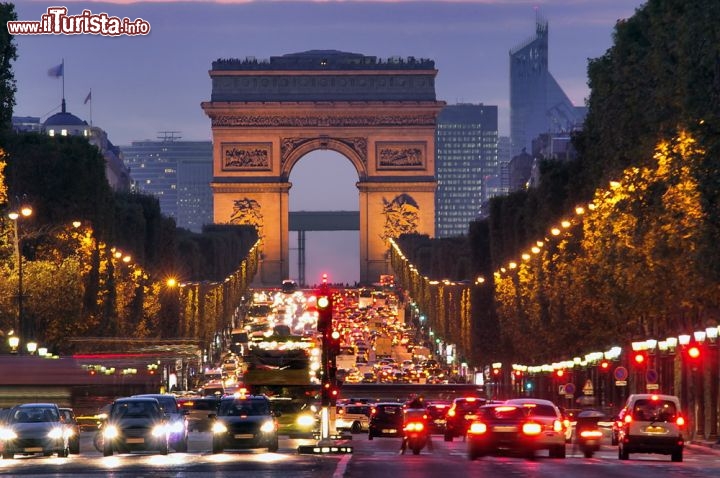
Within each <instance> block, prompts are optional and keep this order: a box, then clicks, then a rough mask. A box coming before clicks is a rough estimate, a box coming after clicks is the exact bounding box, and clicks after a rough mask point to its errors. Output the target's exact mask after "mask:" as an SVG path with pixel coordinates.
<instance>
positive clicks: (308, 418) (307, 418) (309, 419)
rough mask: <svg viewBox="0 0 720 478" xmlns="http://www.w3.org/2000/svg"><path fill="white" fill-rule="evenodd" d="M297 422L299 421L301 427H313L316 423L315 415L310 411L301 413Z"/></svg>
mask: <svg viewBox="0 0 720 478" xmlns="http://www.w3.org/2000/svg"><path fill="white" fill-rule="evenodd" d="M295 423H297V424H298V426H301V427H311V426H313V425H315V417H313V416H312V415H310V414H309V413H303V414H301V415H298V417H297V419H296V420H295Z"/></svg>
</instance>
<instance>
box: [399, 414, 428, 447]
mask: <svg viewBox="0 0 720 478" xmlns="http://www.w3.org/2000/svg"><path fill="white" fill-rule="evenodd" d="M403 432H404V437H403V440H405V444H404V447H403V452H404V449H405V448H409V449H411V450H412V452H413V455H419V454H420V451H421V450H422V449H423V448H425V445H427V442H428V429H427V425H426V424H425V423H423V422H421V421H411V422H407V423H406V424H405V427H404V428H403Z"/></svg>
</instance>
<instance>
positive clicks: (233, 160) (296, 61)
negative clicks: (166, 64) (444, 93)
mask: <svg viewBox="0 0 720 478" xmlns="http://www.w3.org/2000/svg"><path fill="white" fill-rule="evenodd" d="M436 75H437V70H436V69H435V65H434V62H433V61H431V60H425V59H415V58H406V59H399V58H391V59H388V60H379V59H377V58H376V57H374V56H365V55H361V54H355V53H345V52H340V51H335V50H313V51H307V52H303V53H295V54H288V55H283V56H278V57H271V58H270V59H269V60H265V61H257V60H255V59H252V58H247V59H245V60H236V59H228V60H218V61H215V62H213V65H212V70H210V77H211V79H212V96H211V99H210V101H209V102H204V103H202V108H203V110H204V111H205V113H206V114H207V115H208V116H209V117H210V120H211V122H212V132H213V182H212V184H211V187H212V190H213V203H214V213H213V215H214V222H215V223H231V224H253V225H255V226H256V227H257V228H258V231H259V235H260V237H261V240H262V256H261V257H262V259H261V263H260V269H259V272H258V275H257V276H256V278H255V282H256V283H257V284H265V285H278V284H280V282H281V281H282V280H283V279H285V278H287V277H289V262H288V259H289V247H288V237H289V233H288V195H289V191H290V188H291V187H292V184H291V183H290V182H289V181H288V178H289V177H290V172H291V171H292V168H293V166H294V165H295V164H296V163H297V162H298V161H299V160H300V159H301V158H302V157H303V156H305V155H306V154H308V153H310V152H312V151H315V150H319V149H330V150H333V151H336V152H338V153H340V154H341V155H343V156H344V157H345V158H347V160H349V161H350V162H351V163H352V165H353V166H354V168H355V170H356V171H357V174H358V182H357V189H358V206H359V211H360V281H361V282H364V283H369V282H376V281H377V280H378V278H379V276H380V274H385V273H388V272H389V263H388V243H387V239H388V238H390V237H397V236H399V235H400V234H402V233H405V232H417V233H421V234H428V235H430V236H432V235H433V232H434V229H435V189H436V181H435V177H434V172H435V157H434V153H435V124H436V119H437V115H438V112H439V111H440V110H441V109H442V107H443V106H444V103H443V102H441V101H436V99H435V76H436ZM318 174H319V175H322V170H318ZM326 179H327V181H332V180H333V178H326ZM318 194H322V191H318ZM332 201H333V198H332V197H329V198H328V210H332Z"/></svg>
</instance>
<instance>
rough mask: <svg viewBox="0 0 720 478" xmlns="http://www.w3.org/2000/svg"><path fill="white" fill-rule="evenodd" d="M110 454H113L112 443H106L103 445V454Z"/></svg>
mask: <svg viewBox="0 0 720 478" xmlns="http://www.w3.org/2000/svg"><path fill="white" fill-rule="evenodd" d="M112 454H113V449H112V445H110V444H106V445H105V446H104V447H103V456H112Z"/></svg>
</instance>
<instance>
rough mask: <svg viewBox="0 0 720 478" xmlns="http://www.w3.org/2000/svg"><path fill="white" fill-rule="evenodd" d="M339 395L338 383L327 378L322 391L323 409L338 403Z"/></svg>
mask: <svg viewBox="0 0 720 478" xmlns="http://www.w3.org/2000/svg"><path fill="white" fill-rule="evenodd" d="M339 393H340V390H339V388H338V386H337V383H334V381H332V380H329V379H327V378H323V382H322V388H321V390H320V400H321V405H322V406H323V407H329V406H333V405H335V404H336V403H337V398H338V395H339Z"/></svg>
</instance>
